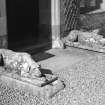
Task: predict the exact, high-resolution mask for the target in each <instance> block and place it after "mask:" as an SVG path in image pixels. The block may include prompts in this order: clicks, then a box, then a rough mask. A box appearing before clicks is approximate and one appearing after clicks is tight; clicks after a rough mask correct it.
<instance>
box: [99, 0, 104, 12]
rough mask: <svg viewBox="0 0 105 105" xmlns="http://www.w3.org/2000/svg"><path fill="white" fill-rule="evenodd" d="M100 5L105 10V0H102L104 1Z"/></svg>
mask: <svg viewBox="0 0 105 105" xmlns="http://www.w3.org/2000/svg"><path fill="white" fill-rule="evenodd" d="M100 7H101V9H102V10H103V11H105V0H102V3H101V6H100Z"/></svg>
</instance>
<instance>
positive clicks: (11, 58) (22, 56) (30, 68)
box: [0, 49, 41, 78]
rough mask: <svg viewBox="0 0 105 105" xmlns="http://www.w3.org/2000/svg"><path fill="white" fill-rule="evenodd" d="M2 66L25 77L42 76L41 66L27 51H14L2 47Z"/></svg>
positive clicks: (0, 52)
mask: <svg viewBox="0 0 105 105" xmlns="http://www.w3.org/2000/svg"><path fill="white" fill-rule="evenodd" d="M0 54H1V60H2V61H1V62H2V66H3V67H4V68H5V69H7V70H10V71H13V72H16V73H18V74H19V75H20V76H23V77H28V76H31V77H33V78H34V77H40V76H41V71H40V66H39V65H38V64H37V63H36V62H35V61H34V60H33V59H32V57H31V55H30V54H28V53H25V52H14V51H12V50H8V49H0Z"/></svg>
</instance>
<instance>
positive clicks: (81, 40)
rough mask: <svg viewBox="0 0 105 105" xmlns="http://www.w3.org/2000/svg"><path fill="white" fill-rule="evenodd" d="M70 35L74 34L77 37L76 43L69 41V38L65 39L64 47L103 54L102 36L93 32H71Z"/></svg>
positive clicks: (104, 44)
mask: <svg viewBox="0 0 105 105" xmlns="http://www.w3.org/2000/svg"><path fill="white" fill-rule="evenodd" d="M75 31H76V32H75ZM71 33H73V34H76V36H77V37H78V39H77V42H75V41H71V40H70V38H69V37H67V38H66V41H65V44H66V45H69V46H74V47H79V48H83V49H88V50H94V51H99V52H105V38H103V36H102V35H98V34H97V33H96V32H94V31H93V32H83V31H77V30H73V32H71ZM68 36H69V35H68ZM71 37H72V34H71Z"/></svg>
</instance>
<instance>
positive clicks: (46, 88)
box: [0, 73, 64, 99]
mask: <svg viewBox="0 0 105 105" xmlns="http://www.w3.org/2000/svg"><path fill="white" fill-rule="evenodd" d="M0 74H1V73H0ZM0 80H1V81H2V82H4V83H6V84H7V86H9V87H10V88H16V89H19V90H23V91H25V92H29V93H31V94H33V95H36V96H38V97H41V98H42V99H47V98H51V97H53V96H54V95H55V94H56V93H57V92H59V91H60V90H62V89H63V88H64V84H63V83H62V82H61V81H60V80H59V79H55V80H54V79H52V81H49V83H46V84H45V85H43V86H38V85H35V84H43V82H41V83H40V81H39V83H38V80H36V81H34V83H33V84H32V83H30V82H27V81H22V80H18V79H15V78H12V77H11V76H9V74H8V75H5V74H1V75H0ZM35 82H36V83H35Z"/></svg>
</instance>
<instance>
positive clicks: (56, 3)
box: [51, 0, 63, 48]
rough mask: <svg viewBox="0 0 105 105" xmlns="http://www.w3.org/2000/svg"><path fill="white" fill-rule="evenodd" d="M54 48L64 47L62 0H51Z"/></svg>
mask: <svg viewBox="0 0 105 105" xmlns="http://www.w3.org/2000/svg"><path fill="white" fill-rule="evenodd" d="M51 25H52V48H62V47H63V44H62V42H61V40H60V0H51Z"/></svg>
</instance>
